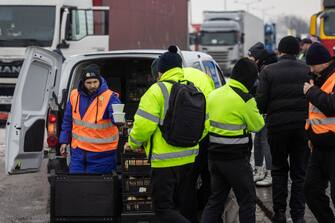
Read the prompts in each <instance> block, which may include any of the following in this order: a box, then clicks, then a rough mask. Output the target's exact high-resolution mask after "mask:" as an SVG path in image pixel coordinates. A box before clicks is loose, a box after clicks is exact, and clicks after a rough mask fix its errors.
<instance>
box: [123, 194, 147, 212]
mask: <svg viewBox="0 0 335 223" xmlns="http://www.w3.org/2000/svg"><path fill="white" fill-rule="evenodd" d="M122 206H123V213H146V212H149V213H150V212H152V200H151V197H150V196H137V195H123V204H122Z"/></svg>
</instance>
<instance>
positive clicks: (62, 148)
mask: <svg viewBox="0 0 335 223" xmlns="http://www.w3.org/2000/svg"><path fill="white" fill-rule="evenodd" d="M66 147H67V144H62V145H61V146H60V148H59V151H60V155H61V156H64V157H65V156H67V152H66Z"/></svg>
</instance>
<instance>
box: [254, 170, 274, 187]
mask: <svg viewBox="0 0 335 223" xmlns="http://www.w3.org/2000/svg"><path fill="white" fill-rule="evenodd" d="M271 185H272V177H271V171H270V170H266V171H265V178H264V179H263V180H261V181H257V182H256V186H260V187H269V186H271Z"/></svg>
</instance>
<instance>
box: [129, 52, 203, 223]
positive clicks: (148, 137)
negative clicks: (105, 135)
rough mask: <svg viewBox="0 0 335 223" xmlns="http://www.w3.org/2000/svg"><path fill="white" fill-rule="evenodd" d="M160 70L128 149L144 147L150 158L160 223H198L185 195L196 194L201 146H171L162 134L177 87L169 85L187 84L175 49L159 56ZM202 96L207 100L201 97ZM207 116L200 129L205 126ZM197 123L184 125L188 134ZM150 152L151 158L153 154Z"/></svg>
mask: <svg viewBox="0 0 335 223" xmlns="http://www.w3.org/2000/svg"><path fill="white" fill-rule="evenodd" d="M157 67H158V72H159V78H158V79H159V82H157V83H156V84H153V85H152V86H151V87H150V88H149V89H148V91H147V92H146V93H145V94H144V95H143V96H142V98H141V101H140V104H139V108H138V110H137V113H136V115H135V117H134V119H135V122H134V126H133V128H132V130H131V132H130V136H129V139H128V143H127V144H126V145H125V149H132V150H135V149H137V148H139V147H141V146H144V147H145V150H146V153H147V155H148V156H149V157H151V167H152V199H153V207H154V212H155V214H156V216H157V217H158V219H159V221H160V222H166V223H170V222H180V223H184V222H185V223H188V222H197V215H196V213H191V215H189V213H188V210H186V209H187V207H188V205H189V200H188V198H187V197H186V196H185V194H189V190H193V188H190V187H192V185H191V177H192V172H193V163H194V160H195V157H196V156H197V155H198V153H199V145H198V144H197V142H195V145H194V146H189V147H187V146H185V147H184V146H176V145H172V144H171V143H168V142H167V140H166V139H165V138H164V137H163V134H164V133H163V130H162V128H163V125H162V123H164V122H165V120H166V117H167V116H165V114H168V113H167V111H166V110H167V108H168V107H169V109H170V106H171V104H169V102H170V99H169V98H170V97H172V95H173V94H172V89H173V86H174V85H172V84H171V82H170V83H169V82H168V81H174V82H179V81H184V80H185V75H184V70H183V68H182V58H181V56H180V55H179V54H178V53H177V48H176V47H175V46H170V47H169V51H168V52H166V53H164V54H162V55H161V56H160V58H159V61H158V65H157ZM201 95H202V97H203V100H205V97H204V96H203V94H202V93H201ZM176 100H178V99H176ZM204 108H205V109H206V107H204ZM195 112H196V111H195ZM205 112H206V111H205ZM205 112H204V116H203V118H204V119H203V122H202V123H200V124H201V125H204V121H205ZM188 115H190V116H192V115H193V114H188ZM187 118H188V117H185V119H187ZM196 122H197V120H195V121H194V123H185V124H187V125H188V127H190V132H187V134H190V135H192V130H193V127H196V126H195V123H196ZM178 131H179V130H178ZM205 133H206V128H205V131H202V132H201V133H200V136H201V135H205ZM199 140H200V139H199ZM150 148H151V151H152V154H150ZM194 187H195V185H194Z"/></svg>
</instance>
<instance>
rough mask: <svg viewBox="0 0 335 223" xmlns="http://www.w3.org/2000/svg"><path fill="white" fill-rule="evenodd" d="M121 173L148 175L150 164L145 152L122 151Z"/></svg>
mask: <svg viewBox="0 0 335 223" xmlns="http://www.w3.org/2000/svg"><path fill="white" fill-rule="evenodd" d="M122 173H124V174H129V175H132V174H133V175H150V173H151V166H150V163H149V162H148V159H147V158H146V155H145V153H135V152H129V151H127V152H124V153H123V154H122Z"/></svg>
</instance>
